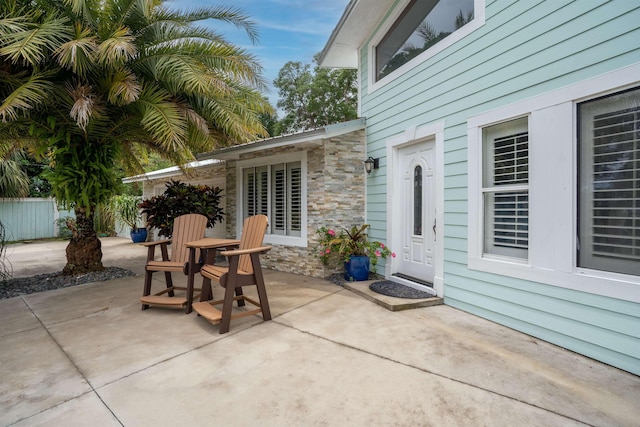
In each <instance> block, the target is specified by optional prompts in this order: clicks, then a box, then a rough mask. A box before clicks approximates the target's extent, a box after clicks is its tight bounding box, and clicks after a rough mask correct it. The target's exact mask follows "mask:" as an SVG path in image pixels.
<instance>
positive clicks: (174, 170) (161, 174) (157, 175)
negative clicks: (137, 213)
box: [122, 159, 224, 184]
mask: <svg viewBox="0 0 640 427" xmlns="http://www.w3.org/2000/svg"><path fill="white" fill-rule="evenodd" d="M217 164H224V162H223V161H220V160H215V159H210V160H196V161H194V162H190V163H187V164H186V165H183V166H182V167H180V166H171V167H170V168H165V169H158V170H157V171H153V172H147V173H143V174H140V175H135V176H128V177H126V178H122V182H123V183H124V184H129V183H131V182H140V181H149V180H151V179H163V178H173V177H176V176H186V174H185V172H184V171H185V170H188V169H199V168H203V167H205V166H212V165H217Z"/></svg>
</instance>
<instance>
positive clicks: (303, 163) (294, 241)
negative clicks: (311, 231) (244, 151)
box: [236, 151, 308, 247]
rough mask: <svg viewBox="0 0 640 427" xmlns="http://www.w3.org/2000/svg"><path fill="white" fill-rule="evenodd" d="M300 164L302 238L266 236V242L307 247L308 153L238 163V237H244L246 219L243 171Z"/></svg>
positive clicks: (260, 158) (281, 155)
mask: <svg viewBox="0 0 640 427" xmlns="http://www.w3.org/2000/svg"><path fill="white" fill-rule="evenodd" d="M292 162H300V167H301V169H302V201H301V204H302V212H301V223H302V226H301V230H300V236H282V235H276V234H266V235H265V237H264V242H265V243H268V244H272V245H283V246H299V247H307V234H308V233H307V152H306V151H299V152H296V153H289V154H278V155H275V156H268V157H258V158H255V159H250V160H241V161H238V162H237V163H236V201H237V209H236V224H237V225H238V226H237V227H236V237H237V238H238V239H239V238H240V236H241V235H242V224H243V223H244V218H243V217H242V213H243V212H244V205H243V203H244V197H243V194H244V191H245V189H244V179H243V174H242V170H243V169H245V168H250V167H258V166H269V165H274V164H282V163H292Z"/></svg>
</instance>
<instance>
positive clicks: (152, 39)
mask: <svg viewBox="0 0 640 427" xmlns="http://www.w3.org/2000/svg"><path fill="white" fill-rule="evenodd" d="M164 3H165V2H164V0H3V1H2V2H0V102H1V104H0V153H4V152H10V151H13V150H16V149H19V148H26V147H29V148H30V150H32V151H31V152H32V153H35V155H39V156H47V157H48V158H49V159H50V160H51V166H52V168H51V172H50V173H49V174H48V176H47V178H48V180H49V181H50V182H51V184H52V193H53V195H54V197H55V198H56V199H57V200H58V203H60V204H61V205H62V206H63V207H66V208H70V207H73V209H74V210H75V213H76V229H75V230H74V235H73V238H72V239H71V242H70V243H69V246H68V247H67V265H66V266H65V268H64V272H65V273H68V274H73V273H79V272H83V271H91V270H99V269H102V263H101V258H102V251H101V248H100V241H99V239H98V238H97V236H96V233H95V231H94V230H93V215H94V212H95V208H96V206H97V205H98V204H100V203H103V202H105V201H106V200H107V199H108V198H109V197H110V196H111V195H112V194H113V193H114V190H115V189H117V187H118V184H119V180H118V178H117V174H116V169H117V167H116V166H118V165H122V167H123V168H125V170H126V171H127V172H130V173H133V172H140V171H141V170H142V167H141V165H140V162H139V159H140V158H143V157H144V154H145V153H146V152H147V151H151V152H158V153H160V154H161V155H162V156H163V157H164V158H167V159H169V160H171V161H173V162H175V163H176V164H183V163H185V162H187V161H190V160H193V158H194V153H198V152H201V151H204V150H211V149H213V148H215V147H216V146H224V145H230V144H235V143H239V142H245V141H249V140H252V139H255V138H257V137H263V136H267V134H266V132H265V130H264V127H263V126H262V124H261V122H260V119H259V115H260V114H263V113H265V112H269V111H271V107H270V106H269V105H268V103H267V102H266V101H265V100H264V98H263V96H262V95H261V93H260V91H261V90H262V89H263V88H264V82H263V80H262V78H261V72H262V68H261V66H260V64H259V63H258V61H257V60H256V58H254V57H253V56H252V55H250V54H248V53H247V52H246V51H244V50H242V49H240V48H238V47H236V46H234V45H232V44H230V43H229V42H227V41H226V40H225V39H224V38H223V37H222V36H221V35H220V34H218V33H216V32H215V31H214V30H212V29H211V28H208V27H204V26H202V25H197V23H198V22H200V21H202V20H206V19H214V20H217V21H223V22H227V23H232V24H234V25H235V26H236V27H238V28H239V29H241V30H243V31H245V32H246V33H247V35H248V36H249V38H250V39H251V40H252V41H254V42H255V41H256V37H257V33H256V30H255V27H254V24H253V23H252V21H250V20H249V19H248V17H247V16H246V15H244V14H243V13H242V12H241V11H240V10H238V9H236V8H232V7H205V8H199V9H195V10H191V11H175V10H170V9H169V8H167V7H165V5H164Z"/></svg>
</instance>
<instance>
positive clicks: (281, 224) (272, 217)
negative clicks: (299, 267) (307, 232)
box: [243, 162, 302, 236]
mask: <svg viewBox="0 0 640 427" xmlns="http://www.w3.org/2000/svg"><path fill="white" fill-rule="evenodd" d="M243 180H244V213H245V215H244V216H245V217H247V216H251V215H256V214H263V215H267V216H268V217H269V231H268V233H269V234H277V235H283V236H300V235H301V232H302V168H301V163H300V162H291V163H280V164H273V165H267V166H261V167H251V168H245V169H243Z"/></svg>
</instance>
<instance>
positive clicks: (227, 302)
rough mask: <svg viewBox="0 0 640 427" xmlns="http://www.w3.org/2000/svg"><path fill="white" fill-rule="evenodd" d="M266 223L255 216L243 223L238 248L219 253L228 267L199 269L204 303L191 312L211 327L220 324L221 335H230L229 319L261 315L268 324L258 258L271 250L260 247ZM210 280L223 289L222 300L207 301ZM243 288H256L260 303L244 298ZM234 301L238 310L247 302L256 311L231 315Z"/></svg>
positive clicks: (194, 306)
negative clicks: (202, 318) (209, 323)
mask: <svg viewBox="0 0 640 427" xmlns="http://www.w3.org/2000/svg"><path fill="white" fill-rule="evenodd" d="M267 221H268V220H267V217H266V216H264V215H255V216H252V217H249V218H247V219H246V220H245V221H244V228H243V229H242V237H241V240H240V246H239V248H238V249H236V250H231V251H223V252H220V255H223V256H225V257H227V259H228V260H229V266H228V267H223V266H217V265H210V264H206V265H204V266H202V268H201V269H200V274H201V275H202V277H203V282H202V296H203V299H205V300H204V301H201V302H197V303H194V304H193V309H194V310H195V311H196V312H197V313H198V314H199V315H201V316H202V317H204V318H205V319H207V320H209V321H210V322H211V323H214V324H216V323H220V333H221V334H224V333H226V332H228V331H229V324H230V323H231V319H237V318H239V317H244V316H251V315H253V314H257V313H260V312H262V318H263V320H265V321H266V320H271V311H270V310H269V301H268V300H267V290H266V288H265V285H264V278H263V276H262V268H261V266H260V258H259V255H260V254H264V253H266V252H268V251H269V250H270V249H271V246H262V241H263V239H264V235H265V232H266V229H267ZM212 280H213V281H215V282H216V283H218V284H219V285H220V286H222V287H223V288H224V298H223V299H221V300H216V301H206V299H209V298H210V296H211V292H210V289H211V281H212ZM244 286H256V287H257V290H258V298H259V301H256V300H254V299H252V298H249V297H247V296H246V295H243V293H242V287H244ZM234 293H235V296H234ZM233 301H237V302H238V306H239V307H241V306H244V302H245V301H246V302H248V303H251V304H252V305H254V306H256V307H257V308H256V309H252V310H246V311H240V312H238V313H234V314H232V313H231V311H232V306H233ZM216 305H222V311H220V310H218V309H217V308H215V307H214V306H216Z"/></svg>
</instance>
